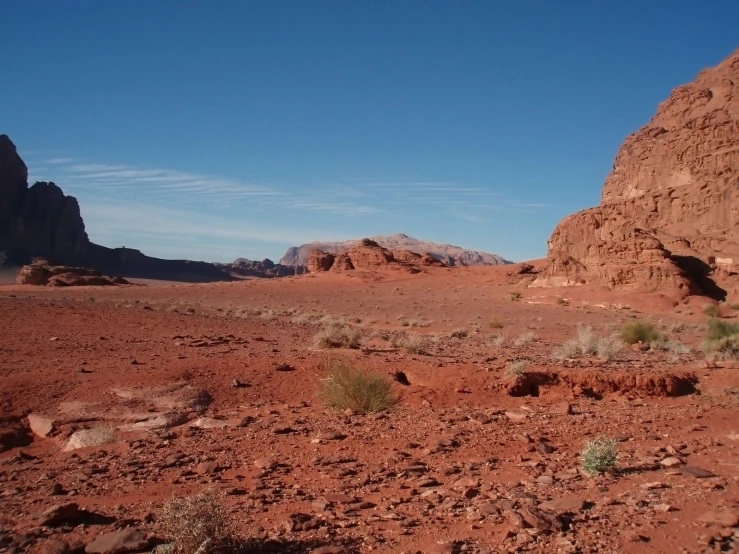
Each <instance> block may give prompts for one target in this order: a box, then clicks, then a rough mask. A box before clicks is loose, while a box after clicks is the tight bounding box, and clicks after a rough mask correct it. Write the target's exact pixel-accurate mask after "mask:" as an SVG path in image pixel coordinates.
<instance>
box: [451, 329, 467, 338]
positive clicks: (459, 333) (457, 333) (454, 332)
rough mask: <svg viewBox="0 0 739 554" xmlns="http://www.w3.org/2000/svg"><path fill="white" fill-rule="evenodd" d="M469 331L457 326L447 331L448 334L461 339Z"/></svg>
mask: <svg viewBox="0 0 739 554" xmlns="http://www.w3.org/2000/svg"><path fill="white" fill-rule="evenodd" d="M469 334H470V332H469V331H468V330H467V329H465V328H464V327H458V328H456V329H452V331H451V332H450V333H449V336H451V337H454V338H456V339H463V338H465V337H467V335H469Z"/></svg>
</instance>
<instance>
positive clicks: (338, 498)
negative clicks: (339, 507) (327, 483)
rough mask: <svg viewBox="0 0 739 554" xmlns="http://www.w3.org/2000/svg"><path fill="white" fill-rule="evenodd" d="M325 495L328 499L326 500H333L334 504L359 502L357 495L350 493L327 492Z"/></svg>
mask: <svg viewBox="0 0 739 554" xmlns="http://www.w3.org/2000/svg"><path fill="white" fill-rule="evenodd" d="M323 497H324V498H325V499H326V502H331V503H332V504H354V503H355V502H357V498H356V497H354V496H349V495H348V494H325V495H324V496H323Z"/></svg>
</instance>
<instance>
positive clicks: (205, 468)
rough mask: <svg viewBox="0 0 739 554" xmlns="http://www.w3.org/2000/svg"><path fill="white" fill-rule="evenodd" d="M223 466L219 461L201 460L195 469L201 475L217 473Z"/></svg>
mask: <svg viewBox="0 0 739 554" xmlns="http://www.w3.org/2000/svg"><path fill="white" fill-rule="evenodd" d="M220 469H221V468H220V467H219V465H218V462H201V463H199V464H198V465H197V467H196V468H195V471H196V472H197V473H198V474H199V475H213V474H214V473H217V472H218V471H219V470H220Z"/></svg>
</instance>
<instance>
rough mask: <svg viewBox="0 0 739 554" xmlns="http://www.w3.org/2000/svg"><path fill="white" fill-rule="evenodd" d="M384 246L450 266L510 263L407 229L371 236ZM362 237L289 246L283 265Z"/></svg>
mask: <svg viewBox="0 0 739 554" xmlns="http://www.w3.org/2000/svg"><path fill="white" fill-rule="evenodd" d="M368 238H369V239H370V240H372V241H373V242H376V243H377V244H379V245H380V246H382V247H383V248H387V249H388V250H391V251H394V250H408V251H410V252H415V253H416V254H424V253H426V252H428V253H430V254H431V255H432V256H433V257H434V258H436V259H437V260H439V261H441V262H444V263H445V264H446V265H448V266H455V265H501V264H506V263H510V262H508V261H506V260H504V259H503V258H501V257H500V256H498V255H497V254H488V253H487V252H478V251H477V250H467V249H465V248H462V247H460V246H453V245H451V244H437V243H435V242H429V241H423V240H420V239H416V238H413V237H409V236H408V235H405V234H403V233H397V234H395V235H378V236H374V237H368ZM358 240H359V239H353V240H345V241H341V242H309V243H308V244H302V245H300V246H293V247H291V248H288V250H287V252H286V253H285V255H284V256H283V257H282V259H281V260H280V264H281V265H286V266H295V265H298V266H305V265H307V263H308V259H309V258H310V256H311V253H312V252H313V251H314V250H321V251H322V252H326V253H329V254H341V253H343V252H346V251H347V250H349V249H350V248H353V247H354V246H356V244H357V242H358Z"/></svg>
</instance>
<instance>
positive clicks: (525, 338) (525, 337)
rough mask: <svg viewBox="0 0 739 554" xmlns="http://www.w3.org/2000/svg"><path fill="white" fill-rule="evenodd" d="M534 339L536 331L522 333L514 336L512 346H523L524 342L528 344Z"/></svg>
mask: <svg viewBox="0 0 739 554" xmlns="http://www.w3.org/2000/svg"><path fill="white" fill-rule="evenodd" d="M535 340H536V333H531V332H529V333H523V334H521V335H519V336H518V338H516V340H515V341H513V345H514V346H523V345H524V344H528V343H530V342H534V341H535Z"/></svg>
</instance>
